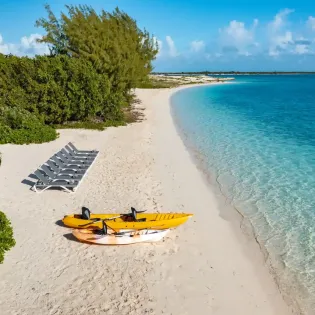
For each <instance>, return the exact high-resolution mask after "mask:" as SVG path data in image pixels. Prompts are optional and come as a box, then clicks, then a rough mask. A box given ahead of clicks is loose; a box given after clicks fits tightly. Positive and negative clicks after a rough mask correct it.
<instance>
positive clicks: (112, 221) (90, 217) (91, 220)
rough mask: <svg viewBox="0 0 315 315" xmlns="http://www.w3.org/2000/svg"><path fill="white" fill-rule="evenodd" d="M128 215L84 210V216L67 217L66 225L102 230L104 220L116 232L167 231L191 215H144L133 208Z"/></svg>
mask: <svg viewBox="0 0 315 315" xmlns="http://www.w3.org/2000/svg"><path fill="white" fill-rule="evenodd" d="M131 211H132V212H131V213H127V214H93V213H91V212H90V211H89V210H88V209H87V208H82V214H70V215H66V216H65V217H64V218H63V219H62V222H63V223H64V225H66V226H69V227H72V228H76V229H81V228H82V229H83V228H99V229H101V228H102V225H103V223H102V221H103V220H104V221H105V222H106V224H107V226H108V227H109V228H110V229H112V230H114V231H116V232H117V231H119V230H129V229H130V230H142V229H154V230H165V229H169V228H174V227H177V226H178V225H181V224H183V223H185V222H186V221H187V220H188V219H189V218H190V217H192V216H193V214H191V213H142V212H138V211H136V210H135V209H134V208H131Z"/></svg>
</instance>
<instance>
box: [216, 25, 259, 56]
mask: <svg viewBox="0 0 315 315" xmlns="http://www.w3.org/2000/svg"><path fill="white" fill-rule="evenodd" d="M258 24H259V21H258V19H254V21H253V24H252V26H250V27H249V28H246V26H245V23H243V22H239V21H237V20H233V21H231V22H230V23H229V25H228V26H227V27H225V28H223V29H219V32H220V35H221V37H220V41H221V46H222V47H225V46H229V47H235V48H236V49H235V51H238V52H239V53H240V54H242V55H248V54H249V52H248V47H249V46H253V45H254V44H256V43H255V30H256V28H257V26H258Z"/></svg>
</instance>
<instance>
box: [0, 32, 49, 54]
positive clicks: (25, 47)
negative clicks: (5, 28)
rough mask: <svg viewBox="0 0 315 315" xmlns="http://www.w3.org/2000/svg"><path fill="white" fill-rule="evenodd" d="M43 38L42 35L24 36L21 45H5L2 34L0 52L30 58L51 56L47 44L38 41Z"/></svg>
mask: <svg viewBox="0 0 315 315" xmlns="http://www.w3.org/2000/svg"><path fill="white" fill-rule="evenodd" d="M40 38H42V36H41V35H40V34H31V35H30V36H28V37H27V36H23V37H22V38H21V41H20V43H19V44H12V43H5V42H4V40H3V37H2V36H1V34H0V52H1V53H3V54H5V55H7V54H12V55H17V56H29V57H33V56H35V55H44V54H49V48H48V45H47V44H43V43H38V42H37V39H40Z"/></svg>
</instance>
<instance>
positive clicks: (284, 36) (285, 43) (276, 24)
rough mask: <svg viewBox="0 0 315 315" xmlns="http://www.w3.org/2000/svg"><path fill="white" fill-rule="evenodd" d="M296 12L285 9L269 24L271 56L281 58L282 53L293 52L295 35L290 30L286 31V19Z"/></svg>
mask: <svg viewBox="0 0 315 315" xmlns="http://www.w3.org/2000/svg"><path fill="white" fill-rule="evenodd" d="M292 12H294V10H292V9H284V10H282V11H280V12H279V13H277V14H276V15H275V16H274V18H273V20H272V21H271V22H270V23H269V25H268V28H269V56H271V57H275V56H279V55H280V54H281V53H284V52H289V50H290V49H291V50H292V44H294V41H293V35H292V32H291V31H290V30H285V27H286V25H287V23H286V18H287V16H288V15H289V14H291V13H292Z"/></svg>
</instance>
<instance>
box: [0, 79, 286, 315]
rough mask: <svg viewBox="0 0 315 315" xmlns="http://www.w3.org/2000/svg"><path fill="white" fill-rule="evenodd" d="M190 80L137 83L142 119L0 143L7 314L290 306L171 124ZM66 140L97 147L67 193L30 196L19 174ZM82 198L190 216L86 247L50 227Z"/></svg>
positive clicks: (265, 310) (93, 205)
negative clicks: (143, 240)
mask: <svg viewBox="0 0 315 315" xmlns="http://www.w3.org/2000/svg"><path fill="white" fill-rule="evenodd" d="M203 85H205V84H203ZM188 87H189V86H182V87H179V88H175V89H160V90H159V89H154V90H136V94H137V97H138V98H139V99H140V100H141V104H139V105H137V107H138V108H139V109H144V114H145V117H144V121H142V122H140V123H134V124H130V125H127V126H125V127H118V128H114V127H111V128H108V129H106V130H105V131H101V132H100V131H90V130H60V137H59V138H58V139H57V140H56V141H53V142H49V143H45V144H40V145H39V144H32V145H28V146H26V145H21V146H18V145H1V146H0V152H1V153H2V165H1V167H0V187H1V189H2V198H0V209H1V210H2V211H4V212H5V213H6V214H7V216H8V218H9V219H10V220H11V222H12V226H13V229H14V237H15V239H16V241H17V244H16V246H15V247H14V248H13V249H12V250H10V251H9V252H8V253H7V254H6V257H5V261H4V264H3V265H1V266H0V278H1V279H2V284H3V285H2V286H1V287H0V295H1V297H2V299H1V301H0V308H1V310H2V311H3V314H4V315H7V314H12V313H15V314H27V315H33V314H34V315H35V314H39V313H45V314H46V313H47V314H48V313H54V314H67V315H72V314H73V315H74V314H85V313H89V314H104V313H106V314H122V315H124V314H126V315H127V314H139V315H142V314H144V313H146V312H147V313H151V314H157V315H158V314H162V313H164V314H175V315H177V314H180V315H184V314H189V315H190V314H195V313H201V314H203V313H204V314H213V313H215V314H220V315H230V314H242V315H243V314H244V315H252V314H255V315H266V314H268V315H269V314H275V315H282V314H283V315H285V314H291V311H290V310H289V308H288V306H287V305H286V304H285V302H284V301H283V299H282V297H281V295H280V293H279V291H278V289H277V287H276V285H275V283H274V282H273V280H272V278H271V276H270V274H269V273H268V271H267V268H266V266H265V265H264V264H263V262H262V259H261V255H257V256H259V257H253V259H254V260H252V259H251V257H249V256H248V254H247V251H251V249H252V248H253V249H255V250H256V251H252V253H253V256H255V255H256V253H258V252H257V244H254V243H253V240H251V241H249V240H247V239H246V238H245V237H244V235H243V234H241V231H240V230H239V229H238V230H239V236H240V238H239V239H238V237H236V236H235V231H234V229H233V226H232V224H231V222H230V221H229V220H228V219H227V218H225V217H223V216H222V213H220V209H219V204H218V202H217V200H216V197H215V195H214V193H213V192H212V191H211V190H210V189H209V186H208V185H207V183H206V181H205V180H204V178H203V176H202V174H201V172H200V171H199V170H198V169H197V168H196V165H195V163H194V161H193V160H192V158H191V156H190V153H189V151H188V150H187V148H186V147H185V145H184V143H183V141H182V139H181V137H180V135H179V134H178V132H177V130H176V126H175V123H174V120H173V117H172V115H171V107H170V97H171V95H172V94H173V93H174V92H176V91H178V90H179V89H184V88H188ZM192 87H196V84H194V85H193V86H192ZM69 141H72V142H74V143H75V145H76V146H77V147H78V148H80V149H83V150H84V149H97V150H99V151H100V155H99V157H98V159H97V161H96V162H95V164H94V165H93V167H92V168H91V170H90V171H89V174H88V175H87V178H86V179H85V180H84V182H83V183H82V185H81V186H80V187H79V189H78V191H77V192H76V193H75V194H67V193H63V192H60V191H54V190H48V191H45V192H44V193H43V194H36V193H34V192H31V191H30V190H29V186H28V185H27V184H22V183H21V181H23V180H24V179H25V178H27V176H28V174H30V173H32V172H33V171H34V170H35V169H36V168H37V167H38V166H39V165H40V164H42V163H44V162H45V161H46V160H47V159H48V158H49V157H50V156H51V155H52V154H53V153H54V152H56V151H57V150H60V148H61V147H63V146H64V145H65V144H66V143H67V142H69ZM26 148H27V150H26ZM21 156H23V163H20V157H21ZM82 206H86V207H88V208H90V210H91V211H92V212H94V213H100V212H104V213H106V212H109V213H110V212H119V213H123V212H127V211H129V208H130V206H134V207H135V208H137V209H139V210H148V211H151V212H155V211H158V212H170V211H171V212H193V213H194V217H192V218H191V219H190V220H189V221H188V222H187V223H185V224H184V225H183V226H180V227H179V228H178V229H176V230H173V231H172V232H171V233H170V234H169V236H168V237H166V238H165V239H164V241H162V242H160V243H157V244H139V245H135V246H133V245H131V246H126V247H125V246H124V247H119V246H117V247H116V246H114V247H106V246H91V245H87V244H83V243H79V242H77V241H76V240H74V239H73V238H72V237H71V234H70V232H71V229H68V228H65V227H63V226H60V225H59V224H58V221H59V220H60V219H61V218H62V217H63V215H65V214H70V213H78V212H80V210H81V207H82ZM55 222H56V223H55ZM254 245H255V247H254ZM248 247H249V248H248ZM104 297H106V298H104Z"/></svg>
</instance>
